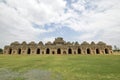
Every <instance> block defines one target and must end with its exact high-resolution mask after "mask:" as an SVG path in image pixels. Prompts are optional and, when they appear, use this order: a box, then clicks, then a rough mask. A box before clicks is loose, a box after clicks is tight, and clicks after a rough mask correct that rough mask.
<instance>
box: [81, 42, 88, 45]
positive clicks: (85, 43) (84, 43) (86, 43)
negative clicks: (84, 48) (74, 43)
mask: <svg viewBox="0 0 120 80" xmlns="http://www.w3.org/2000/svg"><path fill="white" fill-rule="evenodd" d="M81 45H89V43H88V42H86V41H84V42H83V43H82V44H81Z"/></svg>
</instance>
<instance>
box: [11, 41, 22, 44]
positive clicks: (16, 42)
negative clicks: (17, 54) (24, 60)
mask: <svg viewBox="0 0 120 80" xmlns="http://www.w3.org/2000/svg"><path fill="white" fill-rule="evenodd" d="M19 44H20V43H19V42H18V41H15V42H13V43H11V45H19Z"/></svg>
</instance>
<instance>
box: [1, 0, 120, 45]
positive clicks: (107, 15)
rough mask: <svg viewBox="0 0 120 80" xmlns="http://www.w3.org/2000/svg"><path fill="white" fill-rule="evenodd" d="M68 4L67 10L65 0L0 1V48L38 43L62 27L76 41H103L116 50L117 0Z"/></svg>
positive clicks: (119, 30)
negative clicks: (45, 34)
mask: <svg viewBox="0 0 120 80" xmlns="http://www.w3.org/2000/svg"><path fill="white" fill-rule="evenodd" d="M71 2H72V3H71V4H69V5H70V6H67V5H66V3H67V2H66V1H65V0H54V1H53V0H4V1H3V0H1V1H0V32H1V33H2V34H0V36H1V37H2V39H1V40H0V45H1V46H2V47H3V46H4V45H5V44H8V43H10V42H12V41H14V40H18V41H23V40H26V41H31V40H38V39H39V38H38V37H37V36H40V35H41V34H44V33H50V32H53V31H55V30H56V29H57V28H59V27H62V26H64V27H68V28H71V29H72V30H74V31H76V32H81V33H80V35H79V36H77V37H78V38H77V39H78V40H88V41H90V40H103V41H106V42H108V43H111V44H113V45H119V46H120V43H119V40H120V39H119V37H120V36H119V34H120V27H119V26H120V15H119V13H120V3H119V0H78V1H76V2H75V0H72V1H71ZM65 9H67V10H66V11H65ZM33 23H34V24H37V26H36V27H38V28H35V27H34V24H33ZM50 23H55V24H57V25H56V26H54V27H49V28H48V29H46V28H45V27H46V26H45V25H46V24H50ZM58 24H59V25H58ZM66 32H67V31H66ZM63 35H64V34H63ZM58 36H59V35H58ZM66 37H68V36H66ZM53 38H54V36H53V37H52V38H50V37H49V36H48V38H43V39H42V40H43V41H44V42H46V41H48V40H50V41H52V40H53ZM71 38H72V37H71Z"/></svg>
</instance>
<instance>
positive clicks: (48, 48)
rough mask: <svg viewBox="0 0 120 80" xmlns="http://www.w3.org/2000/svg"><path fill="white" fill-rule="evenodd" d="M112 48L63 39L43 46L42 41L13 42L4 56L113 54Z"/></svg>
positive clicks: (56, 39)
mask: <svg viewBox="0 0 120 80" xmlns="http://www.w3.org/2000/svg"><path fill="white" fill-rule="evenodd" d="M112 53H113V51H112V47H111V46H110V45H106V43H104V42H98V43H97V44H95V43H94V42H91V43H90V44H89V43H88V42H86V41H84V42H83V43H81V44H79V43H78V42H72V43H71V42H66V41H64V40H63V38H61V37H58V38H55V40H54V41H53V42H50V41H49V42H47V43H45V44H43V42H42V41H40V42H39V43H38V44H36V43H35V42H30V43H28V44H27V43H26V42H25V41H24V42H22V43H21V44H20V43H19V42H17V41H16V42H13V43H11V44H10V45H8V46H5V47H4V54H112Z"/></svg>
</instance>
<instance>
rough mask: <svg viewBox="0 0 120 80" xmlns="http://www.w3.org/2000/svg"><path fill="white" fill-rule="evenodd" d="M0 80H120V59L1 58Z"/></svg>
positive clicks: (86, 57)
mask: <svg viewBox="0 0 120 80" xmlns="http://www.w3.org/2000/svg"><path fill="white" fill-rule="evenodd" d="M0 80H120V55H0Z"/></svg>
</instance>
